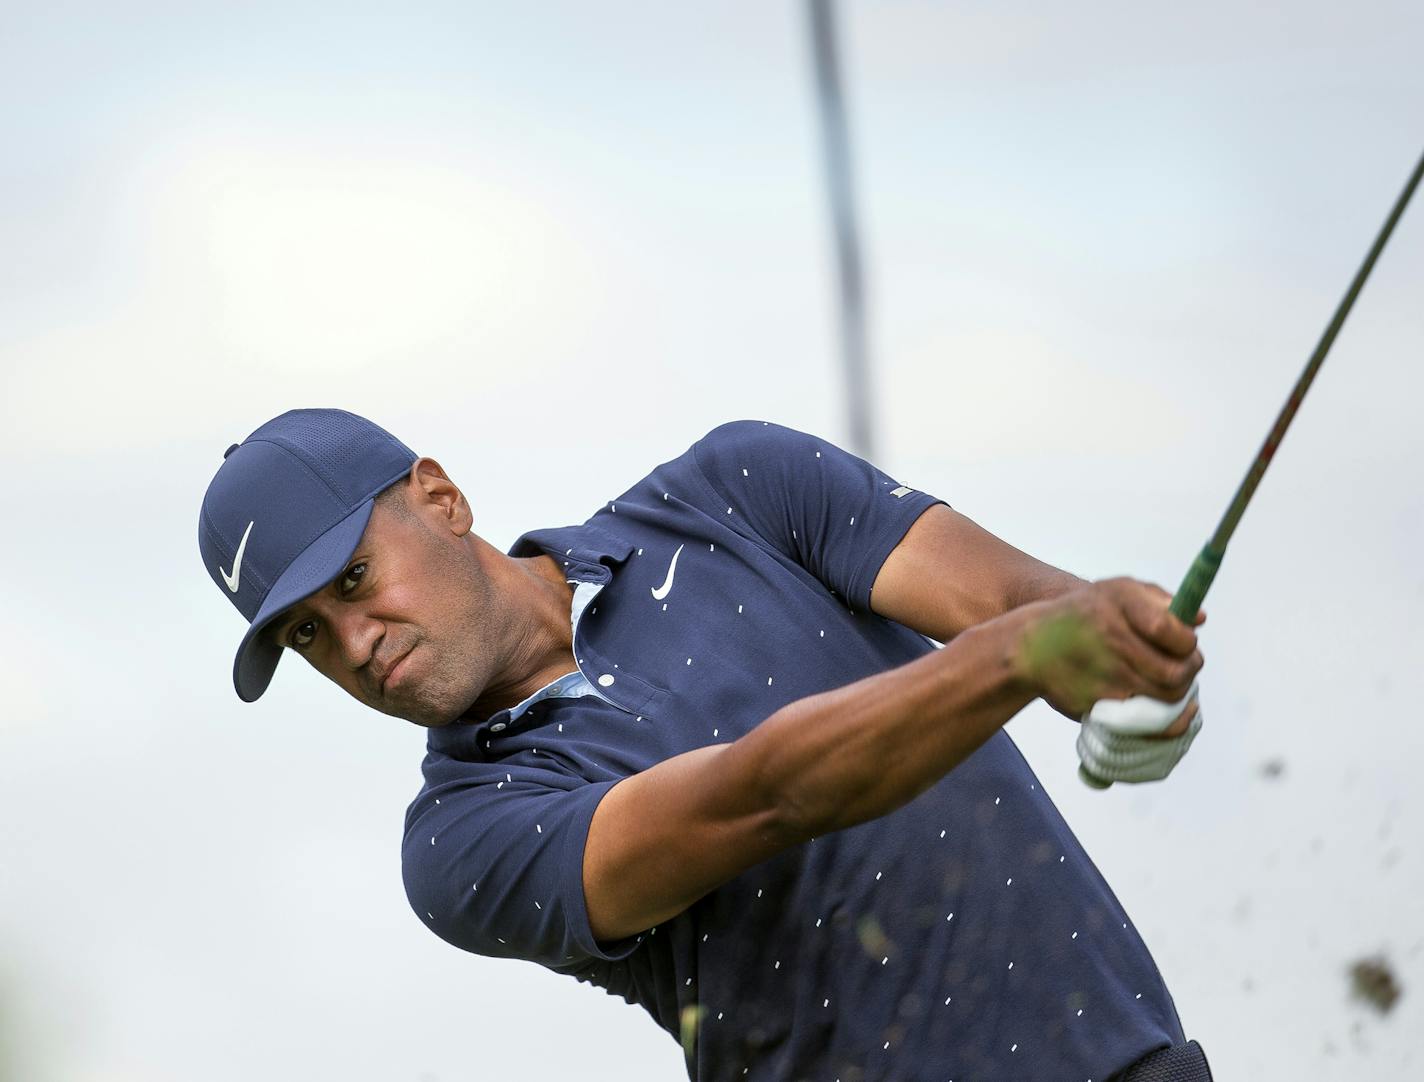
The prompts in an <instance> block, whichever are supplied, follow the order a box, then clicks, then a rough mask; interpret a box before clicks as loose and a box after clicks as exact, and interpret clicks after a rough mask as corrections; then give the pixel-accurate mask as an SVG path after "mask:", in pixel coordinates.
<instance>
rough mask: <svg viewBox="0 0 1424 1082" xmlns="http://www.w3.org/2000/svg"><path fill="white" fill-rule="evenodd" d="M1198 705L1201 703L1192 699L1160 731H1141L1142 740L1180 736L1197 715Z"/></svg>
mask: <svg viewBox="0 0 1424 1082" xmlns="http://www.w3.org/2000/svg"><path fill="white" fill-rule="evenodd" d="M1200 706H1201V703H1200V702H1199V701H1198V700H1196V699H1193V700H1192V701H1191V702H1190V703H1189V704H1188V705H1187V708H1186V709H1185V710H1183V711H1182V712H1181V713H1180V714H1178V715H1177V720H1176V721H1174V722H1172V724H1171V725H1169V726H1168V727H1167V728H1166V729H1164V730H1163V731H1162V732H1160V733H1143V734H1142V738H1143V739H1144V740H1168V739H1171V738H1173V737H1178V736H1181V735H1182V734H1183V733H1184V732H1186V731H1187V726H1189V725H1190V724H1191V723H1192V718H1194V717H1196V716H1197V710H1198V709H1199V708H1200Z"/></svg>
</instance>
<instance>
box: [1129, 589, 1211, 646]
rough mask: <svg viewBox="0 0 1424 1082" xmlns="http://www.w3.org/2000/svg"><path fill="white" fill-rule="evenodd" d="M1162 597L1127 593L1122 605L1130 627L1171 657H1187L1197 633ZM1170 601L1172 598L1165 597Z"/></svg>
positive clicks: (1195, 643) (1194, 642)
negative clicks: (1176, 614) (1152, 597)
mask: <svg viewBox="0 0 1424 1082" xmlns="http://www.w3.org/2000/svg"><path fill="white" fill-rule="evenodd" d="M1160 600H1161V599H1160V598H1158V599H1156V600H1151V599H1149V598H1147V596H1146V595H1145V594H1143V593H1139V594H1138V595H1137V596H1136V597H1129V598H1128V599H1127V601H1126V603H1125V604H1124V605H1123V607H1122V611H1123V615H1124V616H1126V618H1127V622H1128V623H1129V624H1130V625H1132V629H1133V630H1134V631H1136V632H1137V633H1138V635H1140V636H1142V638H1144V639H1146V640H1147V641H1148V642H1150V643H1151V644H1152V645H1153V646H1155V647H1157V648H1158V649H1159V650H1163V651H1165V652H1166V653H1168V654H1171V655H1172V656H1173V657H1179V658H1180V657H1187V656H1188V655H1190V654H1191V652H1192V651H1193V650H1195V649H1196V646H1197V633H1196V632H1195V631H1193V630H1192V629H1191V628H1190V627H1188V626H1187V625H1186V624H1184V623H1182V621H1180V620H1178V619H1177V618H1176V617H1175V616H1173V615H1172V610H1171V609H1170V608H1169V607H1168V605H1166V604H1159V603H1158V602H1159V601H1160ZM1167 601H1168V603H1169V604H1170V601H1171V598H1168V599H1167Z"/></svg>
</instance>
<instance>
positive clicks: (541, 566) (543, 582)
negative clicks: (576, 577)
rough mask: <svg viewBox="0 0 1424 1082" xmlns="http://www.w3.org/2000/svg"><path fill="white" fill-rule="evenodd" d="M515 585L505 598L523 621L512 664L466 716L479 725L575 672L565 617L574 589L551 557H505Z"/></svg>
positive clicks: (572, 645) (568, 611) (567, 617)
mask: <svg viewBox="0 0 1424 1082" xmlns="http://www.w3.org/2000/svg"><path fill="white" fill-rule="evenodd" d="M509 559H510V563H512V564H513V565H514V568H513V572H514V574H513V581H512V582H511V583H510V584H509V586H510V589H509V592H508V594H507V595H506V596H507V598H508V600H509V602H510V604H511V606H512V608H513V609H514V610H515V611H516V612H518V613H519V614H520V616H521V618H520V620H519V622H518V623H517V625H516V627H517V628H518V630H517V632H516V634H517V636H518V638H517V641H516V642H515V644H514V648H513V651H512V652H511V660H510V664H509V665H508V666H507V667H506V669H505V671H504V672H503V673H501V674H499V675H497V676H496V677H495V678H494V679H493V680H492V681H491V682H490V684H489V686H488V687H486V688H485V690H484V691H482V692H481V693H480V696H479V698H477V699H476V700H475V701H474V703H473V704H472V705H471V706H470V708H469V709H468V710H466V711H465V713H464V715H463V717H464V718H465V719H474V720H478V721H483V720H484V719H486V718H488V717H490V716H491V715H492V714H496V713H498V712H499V711H501V710H506V709H508V708H509V707H512V706H517V705H518V704H519V703H521V702H523V701H524V700H525V699H527V698H529V696H531V695H533V694H534V693H535V692H536V691H538V690H539V689H540V688H541V687H543V686H544V685H545V684H548V683H549V682H550V681H552V680H556V679H558V678H559V677H560V676H563V675H565V674H566V673H570V672H573V671H574V670H575V669H576V668H578V665H577V664H576V663H575V661H574V644H573V629H572V628H571V627H570V626H569V614H570V610H571V608H572V606H573V596H574V592H573V587H572V586H570V585H569V584H568V582H567V581H566V580H565V579H564V574H563V570H562V569H561V568H560V567H559V565H558V562H557V561H556V560H554V558H553V557H551V556H534V557H528V558H522V559H513V558H509Z"/></svg>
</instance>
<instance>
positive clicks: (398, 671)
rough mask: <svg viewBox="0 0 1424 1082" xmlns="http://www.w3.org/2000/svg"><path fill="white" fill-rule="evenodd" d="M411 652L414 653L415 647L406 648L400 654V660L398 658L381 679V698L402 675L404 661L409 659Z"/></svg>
mask: <svg viewBox="0 0 1424 1082" xmlns="http://www.w3.org/2000/svg"><path fill="white" fill-rule="evenodd" d="M413 653H415V647H413V646H412V647H411V648H410V649H409V650H407V651H406V652H405V653H404V654H402V655H401V656H400V660H398V661H397V662H396V663H395V664H394V665H392V666H391V667H390V670H389V671H388V672H387V673H386V675H385V677H384V678H383V679H382V680H381V696H382V697H383V698H384V696H385V694H386V692H387V691H388V690H389V689H390V688H392V687H394V686H395V685H397V684H399V683H400V681H401V677H402V676H403V675H404V672H405V663H406V662H407V661H408V660H410V655H411V654H413Z"/></svg>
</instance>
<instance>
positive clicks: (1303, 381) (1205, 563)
mask: <svg viewBox="0 0 1424 1082" xmlns="http://www.w3.org/2000/svg"><path fill="white" fill-rule="evenodd" d="M1421 176H1424V156H1421V157H1420V159H1419V164H1418V165H1416V166H1415V167H1414V172H1413V173H1412V174H1410V177H1409V180H1408V182H1407V183H1406V184H1405V185H1404V190H1403V191H1402V192H1400V193H1399V198H1398V199H1397V200H1395V203H1394V208H1393V209H1392V210H1391V211H1390V212H1389V217H1388V218H1386V219H1385V223H1384V227H1383V228H1382V229H1381V230H1380V232H1379V236H1377V237H1376V238H1375V242H1374V244H1373V245H1372V246H1371V247H1370V251H1369V254H1368V255H1366V256H1365V261H1364V262H1363V263H1362V264H1360V269H1359V270H1358V271H1356V272H1355V280H1354V281H1353V282H1351V283H1350V288H1349V289H1348V290H1346V292H1345V296H1344V297H1343V298H1341V300H1340V304H1339V306H1338V307H1336V309H1335V315H1334V316H1333V317H1332V318H1331V320H1330V323H1329V325H1328V326H1326V328H1325V333H1324V334H1322V335H1321V336H1320V342H1319V343H1318V344H1317V345H1316V347H1315V352H1314V353H1312V354H1311V355H1310V360H1309V361H1307V362H1306V365H1305V371H1304V372H1302V373H1301V374H1300V378H1299V379H1298V380H1296V383H1295V387H1294V388H1293V389H1292V390H1291V393H1290V397H1289V398H1287V399H1286V404H1285V405H1284V406H1283V407H1281V412H1280V415H1279V416H1278V417H1277V418H1276V423H1275V425H1273V426H1272V428H1271V431H1270V434H1269V435H1268V436H1267V437H1266V441H1265V442H1264V443H1263V444H1261V450H1260V451H1258V452H1257V454H1256V460H1255V461H1254V462H1253V463H1251V469H1250V470H1248V471H1247V473H1246V477H1245V478H1244V479H1243V480H1242V482H1241V486H1240V487H1239V488H1238V489H1237V490H1236V496H1235V498H1234V499H1233V500H1232V501H1231V506H1230V507H1228V508H1227V509H1226V514H1225V515H1223V516H1222V518H1221V523H1220V525H1218V526H1217V528H1216V533H1214V534H1212V536H1211V540H1210V541H1208V542H1207V543H1206V544H1205V545H1204V546H1203V547H1202V550H1201V552H1200V553H1198V554H1197V558H1196V559H1195V560H1193V561H1192V566H1191V568H1190V569H1189V570H1188V571H1187V574H1186V577H1185V578H1183V579H1182V585H1181V586H1179V587H1178V588H1177V593H1176V596H1174V597H1173V598H1172V613H1173V615H1175V616H1176V617H1177V619H1179V620H1181V621H1182V622H1183V623H1184V624H1187V625H1188V626H1190V625H1191V624H1193V623H1194V622H1195V621H1196V617H1197V612H1198V611H1199V610H1200V609H1201V603H1202V601H1203V600H1204V599H1205V598H1206V592H1207V590H1208V589H1210V587H1211V582H1212V579H1214V578H1215V577H1216V572H1217V570H1218V569H1219V568H1220V567H1221V558H1222V557H1223V556H1224V555H1226V544H1227V542H1228V541H1230V540H1231V535H1232V534H1233V533H1235V532H1236V526H1237V523H1239V522H1240V521H1241V516H1242V515H1243V514H1245V513H1246V505H1247V504H1248V503H1250V502H1251V496H1252V495H1253V494H1254V493H1255V491H1256V486H1257V485H1259V484H1260V483H1261V478H1262V476H1264V474H1265V472H1266V467H1267V466H1269V465H1270V464H1271V459H1272V458H1273V457H1274V456H1275V453H1276V449H1277V448H1278V447H1280V445H1281V440H1282V439H1283V438H1284V437H1285V434H1286V429H1287V428H1289V427H1290V423H1291V420H1292V419H1293V418H1294V417H1295V413H1296V410H1298V409H1299V408H1300V404H1301V401H1302V400H1303V399H1304V398H1305V392H1306V391H1308V390H1310V385H1311V383H1312V382H1313V381H1314V380H1315V373H1316V372H1318V371H1319V370H1320V366H1321V364H1322V363H1323V362H1324V361H1325V355H1326V354H1327V353H1329V352H1330V346H1331V344H1332V343H1333V342H1334V341H1335V336H1336V335H1337V334H1339V333H1340V327H1341V326H1342V325H1343V324H1344V322H1345V317H1346V316H1348V315H1349V314H1350V309H1351V307H1353V306H1354V303H1355V298H1356V297H1358V296H1359V295H1360V289H1361V287H1363V286H1364V284H1365V279H1366V278H1368V277H1369V276H1370V271H1371V270H1372V269H1373V268H1374V265H1375V260H1376V259H1378V258H1379V254H1380V252H1381V251H1383V250H1384V246H1385V242H1386V241H1388V240H1389V235H1390V234H1391V233H1393V232H1394V226H1395V223H1396V222H1398V221H1399V219H1400V216H1401V215H1402V214H1403V213H1404V208H1405V207H1406V206H1408V204H1409V200H1410V197H1411V196H1413V195H1414V189H1415V188H1417V187H1418V186H1419V178H1420V177H1421Z"/></svg>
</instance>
